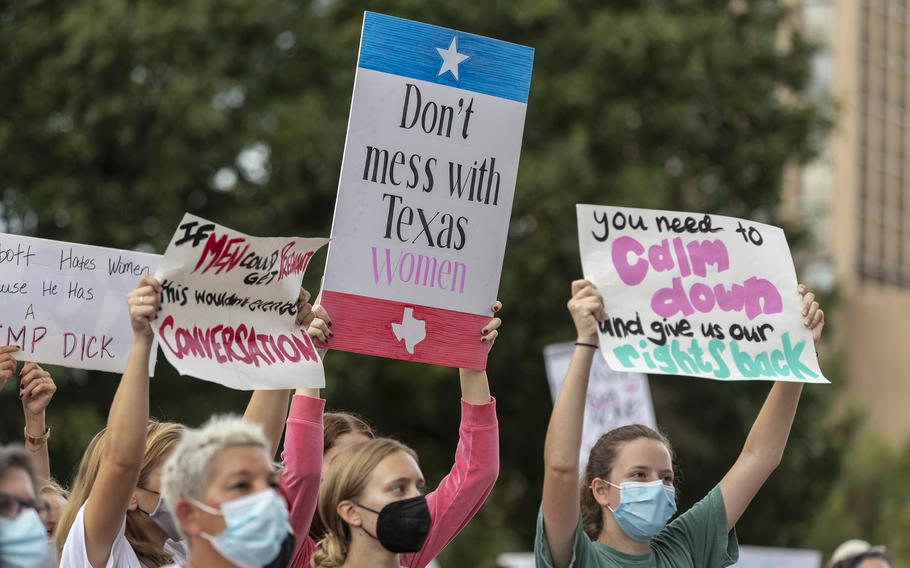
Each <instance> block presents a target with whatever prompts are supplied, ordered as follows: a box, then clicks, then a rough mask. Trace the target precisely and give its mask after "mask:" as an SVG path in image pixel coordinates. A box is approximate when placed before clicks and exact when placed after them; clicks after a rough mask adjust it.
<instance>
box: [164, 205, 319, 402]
mask: <svg viewBox="0 0 910 568" xmlns="http://www.w3.org/2000/svg"><path fill="white" fill-rule="evenodd" d="M326 242H327V240H326V239H302V238H296V237H291V238H262V237H250V236H248V235H244V234H243V233H239V232H237V231H233V230H231V229H228V228H226V227H222V226H220V225H216V224H215V223H212V222H209V221H206V220H205V219H202V218H200V217H196V216H195V215H190V214H189V213H187V214H185V215H184V216H183V220H182V221H181V222H180V225H179V226H178V228H177V231H176V233H174V237H173V239H171V243H170V244H169V245H168V247H167V252H165V254H164V258H163V259H162V261H161V266H160V267H159V269H158V271H157V272H156V273H155V277H156V278H157V279H158V280H159V281H160V282H161V285H162V288H163V290H162V302H161V306H162V310H161V312H160V313H159V314H158V318H157V319H156V320H154V322H153V327H154V328H155V335H156V336H157V337H158V339H159V341H160V344H161V348H162V350H163V351H164V355H165V356H166V357H167V359H168V361H170V362H171V364H172V365H174V367H175V368H176V369H177V370H178V371H179V372H180V374H182V375H192V376H194V377H197V378H200V379H204V380H207V381H212V382H215V383H220V384H222V385H225V386H228V387H231V388H235V389H242V390H252V389H287V388H295V387H322V386H324V383H325V377H324V374H323V369H322V361H320V359H319V355H318V354H317V352H316V348H315V346H314V345H313V342H312V341H311V340H310V337H309V336H308V335H307V333H306V328H304V327H301V326H298V325H296V314H297V299H298V296H299V294H300V283H301V281H302V280H303V273H304V271H305V270H306V267H307V265H308V264H309V262H310V259H311V258H312V257H313V254H314V253H315V252H316V251H317V250H319V248H320V247H322V245H324V244H325V243H326Z"/></svg>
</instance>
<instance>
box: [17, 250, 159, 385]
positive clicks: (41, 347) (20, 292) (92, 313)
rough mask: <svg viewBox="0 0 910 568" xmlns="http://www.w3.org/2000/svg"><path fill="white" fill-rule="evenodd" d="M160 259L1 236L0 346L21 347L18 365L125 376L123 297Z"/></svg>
mask: <svg viewBox="0 0 910 568" xmlns="http://www.w3.org/2000/svg"><path fill="white" fill-rule="evenodd" d="M160 260H161V257H160V256H159V255H156V254H148V253H142V252H134V251H126V250H118V249H111V248H104V247H96V246H90V245H82V244H74V243H66V242H61V241H51V240H47V239H37V238H34V237H23V236H18V235H7V234H0V298H2V303H0V306H2V308H0V345H18V346H19V347H20V348H21V351H17V352H16V353H13V357H15V358H16V359H18V360H20V361H34V362H36V363H47V364H51V365H64V366H66V367H71V368H74V369H89V370H97V371H109V372H112V373H122V372H123V370H124V369H125V368H126V357H127V355H128V354H129V351H130V343H131V341H132V327H131V326H130V314H129V308H128V307H127V304H126V296H127V294H129V292H130V291H131V290H132V289H133V288H135V287H136V284H137V283H138V282H139V278H140V277H141V276H143V275H147V274H151V272H153V271H154V270H155V268H156V267H157V266H158V263H159V262H160ZM154 369H155V353H154V351H153V352H152V356H151V358H150V359H149V373H150V374H151V373H153V371H154Z"/></svg>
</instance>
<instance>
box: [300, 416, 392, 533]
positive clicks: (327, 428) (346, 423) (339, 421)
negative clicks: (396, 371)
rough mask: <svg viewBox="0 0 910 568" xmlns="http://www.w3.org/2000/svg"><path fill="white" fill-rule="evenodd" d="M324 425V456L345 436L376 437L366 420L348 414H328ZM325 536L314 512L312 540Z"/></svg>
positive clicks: (322, 526)
mask: <svg viewBox="0 0 910 568" xmlns="http://www.w3.org/2000/svg"><path fill="white" fill-rule="evenodd" d="M322 424H323V430H322V454H323V455H325V453H326V452H327V451H329V450H330V449H331V448H332V446H334V445H335V440H337V439H338V438H340V437H341V436H344V435H345V434H363V435H364V436H366V437H367V438H369V439H371V440H372V439H374V438H375V437H376V435H375V434H374V433H373V429H372V428H370V425H369V424H367V422H366V421H365V420H364V419H362V418H360V417H359V416H357V415H356V414H351V413H348V412H326V413H325V414H323V415H322ZM324 536H325V525H323V524H322V519H320V518H319V513H318V512H315V511H314V512H313V522H312V523H310V538H312V539H313V540H314V541H319V540H321V539H322V538H323V537H324Z"/></svg>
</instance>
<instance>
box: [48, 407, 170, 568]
mask: <svg viewBox="0 0 910 568" xmlns="http://www.w3.org/2000/svg"><path fill="white" fill-rule="evenodd" d="M182 434H183V425H181V424H175V423H173V422H158V421H155V420H149V424H148V430H147V433H146V439H145V453H144V454H143V456H142V466H141V468H140V470H139V479H138V480H137V482H136V485H137V486H139V487H141V486H142V485H143V484H144V483H145V482H146V481H148V476H149V475H150V474H151V473H152V471H153V470H154V469H155V468H156V467H158V465H159V464H160V463H161V460H162V459H163V458H164V456H165V455H167V453H168V452H170V451H171V449H173V447H174V446H175V445H176V444H177V442H178V441H179V440H180V436H181V435H182ZM106 440H107V429H106V428H105V429H102V430H101V431H100V432H98V433H97V434H95V437H94V438H92V441H91V442H90V443H89V445H88V448H86V450H85V454H84V455H83V456H82V461H81V462H80V463H79V470H78V472H77V473H76V480H75V481H74V482H73V487H72V493H71V498H70V501H69V503H68V504H67V506H66V509H64V510H63V512H62V513H61V514H60V522H59V523H58V524H57V534H56V540H57V553H58V554H60V553H61V552H62V551H63V545H64V544H65V543H66V537H67V536H68V535H69V532H70V529H71V528H72V526H73V521H75V520H76V514H77V513H78V512H79V509H80V508H82V506H83V505H84V504H85V502H86V501H87V500H88V496H89V494H90V493H91V490H92V486H94V485H95V481H96V480H97V478H98V471H99V470H100V469H101V458H102V456H103V454H104V447H105V442H106ZM141 514H143V513H139V512H138V511H126V531H125V532H126V540H127V541H129V543H130V547H131V548H132V549H133V552H135V553H136V556H137V557H138V558H139V562H140V563H141V564H143V565H144V566H164V565H166V564H170V563H171V562H172V561H173V559H172V557H171V555H170V554H167V553H166V552H164V551H163V550H161V549H159V548H157V547H156V546H154V545H153V544H152V543H151V542H149V540H148V539H147V538H145V535H144V534H143V532H142V530H141V529H140V528H139V524H138V522H137V520H136V515H141Z"/></svg>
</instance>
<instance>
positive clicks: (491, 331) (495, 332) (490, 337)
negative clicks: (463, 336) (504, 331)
mask: <svg viewBox="0 0 910 568" xmlns="http://www.w3.org/2000/svg"><path fill="white" fill-rule="evenodd" d="M501 309H502V302H500V301H499V300H497V301H496V303H495V304H493V313H497V312H499V310H501ZM501 325H502V320H501V319H499V318H493V319H491V320H490V322H489V323H488V324H487V325H485V326H483V329H481V330H480V333H481V335H482V337H481V338H480V340H481V341H483V342H484V343H489V344H490V347H492V346H493V342H494V341H496V338H497V337H499V327H500V326H501Z"/></svg>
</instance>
